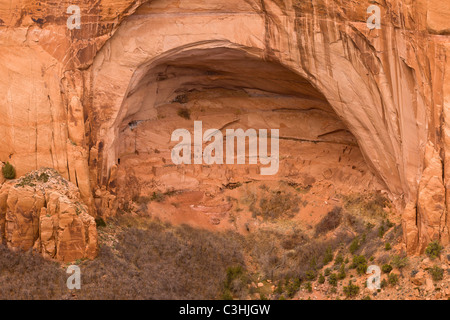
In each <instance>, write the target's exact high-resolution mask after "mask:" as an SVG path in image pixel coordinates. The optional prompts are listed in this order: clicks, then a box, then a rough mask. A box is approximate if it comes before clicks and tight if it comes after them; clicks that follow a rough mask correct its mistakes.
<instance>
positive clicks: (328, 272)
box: [324, 268, 331, 277]
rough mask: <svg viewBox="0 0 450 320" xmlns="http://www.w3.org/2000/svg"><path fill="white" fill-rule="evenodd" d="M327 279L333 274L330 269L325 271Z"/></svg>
mask: <svg viewBox="0 0 450 320" xmlns="http://www.w3.org/2000/svg"><path fill="white" fill-rule="evenodd" d="M324 274H325V277H328V276H329V275H330V274H331V269H330V268H326V269H325V271H324Z"/></svg>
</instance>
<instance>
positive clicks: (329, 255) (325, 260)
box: [323, 247, 333, 265]
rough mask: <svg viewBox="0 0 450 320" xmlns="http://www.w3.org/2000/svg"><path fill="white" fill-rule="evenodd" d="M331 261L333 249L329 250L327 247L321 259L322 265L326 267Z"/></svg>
mask: <svg viewBox="0 0 450 320" xmlns="http://www.w3.org/2000/svg"><path fill="white" fill-rule="evenodd" d="M331 261H333V249H331V247H328V248H327V250H326V251H325V255H324V257H323V264H324V265H327V264H328V263H330V262H331Z"/></svg>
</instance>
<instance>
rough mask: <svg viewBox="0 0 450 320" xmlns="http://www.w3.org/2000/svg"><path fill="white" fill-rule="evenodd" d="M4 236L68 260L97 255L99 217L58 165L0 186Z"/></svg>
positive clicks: (17, 245) (16, 245) (0, 220)
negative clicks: (95, 217) (91, 211)
mask: <svg viewBox="0 0 450 320" xmlns="http://www.w3.org/2000/svg"><path fill="white" fill-rule="evenodd" d="M0 230H1V240H2V242H4V243H6V245H7V246H8V247H10V248H13V249H22V250H29V249H31V248H32V249H34V250H36V251H38V252H41V253H42V255H43V256H44V257H47V258H51V259H57V260H59V261H64V262H73V261H75V260H78V259H85V258H88V259H93V258H95V256H96V255H97V227H96V223H95V219H94V218H93V217H92V216H90V215H89V214H88V211H87V207H86V206H85V205H83V204H82V202H81V198H80V193H79V191H78V189H77V188H76V186H75V185H73V184H72V183H71V182H67V181H66V180H65V179H64V178H62V177H61V176H60V175H59V174H58V173H57V172H56V171H55V170H54V169H41V170H38V171H34V172H32V173H30V174H27V175H26V176H24V177H22V178H20V179H17V180H11V181H8V182H6V183H4V184H3V186H2V188H1V189H0Z"/></svg>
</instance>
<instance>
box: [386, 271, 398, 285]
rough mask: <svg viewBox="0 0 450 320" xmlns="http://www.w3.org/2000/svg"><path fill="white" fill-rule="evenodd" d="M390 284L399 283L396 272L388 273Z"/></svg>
mask: <svg viewBox="0 0 450 320" xmlns="http://www.w3.org/2000/svg"><path fill="white" fill-rule="evenodd" d="M388 281H389V284H390V285H392V286H395V285H396V284H397V283H398V276H397V275H396V274H395V273H390V274H389V275H388Z"/></svg>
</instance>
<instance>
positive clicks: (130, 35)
mask: <svg viewBox="0 0 450 320" xmlns="http://www.w3.org/2000/svg"><path fill="white" fill-rule="evenodd" d="M249 3H250V2H249ZM205 6H206V4H205ZM208 6H209V7H210V8H209V9H208V10H209V11H205V12H199V13H196V14H195V15H190V14H189V13H188V12H189V8H188V7H189V6H184V7H177V6H172V2H171V1H156V2H154V3H151V4H147V5H144V6H143V7H141V8H140V9H139V10H137V12H136V13H135V14H133V15H132V16H131V17H130V18H129V19H127V20H126V21H125V22H124V23H123V24H122V26H121V27H120V28H119V29H118V31H117V32H116V34H115V35H114V36H113V38H111V39H110V40H109V41H108V42H107V43H106V45H105V46H104V48H103V49H102V50H101V51H100V53H99V54H98V55H97V57H96V58H95V61H94V64H93V66H92V80H91V82H92V94H91V95H92V97H93V100H92V117H94V118H96V119H98V120H100V121H98V123H101V124H100V125H99V126H98V127H93V128H92V132H93V136H94V138H93V141H94V146H93V148H92V149H91V168H93V170H92V171H93V177H94V179H95V180H97V184H98V185H106V184H107V183H108V179H109V178H110V176H111V169H114V167H115V165H116V163H117V161H118V158H119V157H118V141H119V140H120V139H119V127H122V128H123V127H124V125H125V124H127V123H130V122H132V121H134V120H133V116H132V115H133V114H136V113H135V112H134V111H133V106H131V109H130V106H129V105H128V102H129V101H127V100H128V99H126V97H130V94H131V96H133V93H134V90H136V89H137V88H138V86H139V84H140V83H141V81H142V79H144V78H145V76H146V75H148V72H149V69H151V68H152V66H153V64H154V63H155V61H157V60H158V61H159V63H163V61H164V59H171V58H170V57H172V58H173V57H175V56H176V55H177V54H186V53H187V52H191V53H194V52H197V53H198V52H200V51H201V50H218V51H223V52H230V51H228V50H229V49H231V50H237V51H240V52H242V53H243V54H245V55H248V58H249V59H256V60H258V59H259V60H260V61H264V62H266V63H273V64H278V65H280V66H282V67H283V68H285V69H287V70H289V71H290V72H292V73H293V74H296V75H297V76H298V78H299V79H300V78H301V79H303V80H305V83H306V82H307V83H309V87H310V88H315V91H316V94H317V92H318V93H319V95H320V96H321V98H324V99H325V100H326V101H327V102H328V105H329V106H331V108H332V109H333V111H334V112H335V114H337V118H339V119H340V120H341V121H342V122H343V123H344V124H345V127H346V129H347V130H348V131H349V132H351V133H352V134H353V135H354V137H355V138H356V141H357V142H358V144H359V146H360V147H361V151H362V153H363V155H364V158H365V159H366V162H367V164H368V165H369V167H370V168H371V169H372V171H373V172H374V173H375V174H376V175H377V176H378V177H379V178H380V179H381V180H382V182H383V183H384V184H385V185H386V187H387V188H388V189H389V191H391V193H392V194H393V195H394V196H395V197H399V198H403V199H405V201H406V200H408V199H411V198H413V199H414V197H415V196H416V194H415V192H416V188H417V181H418V179H417V177H418V175H419V174H420V173H419V172H420V167H421V159H422V155H423V149H424V148H423V146H421V144H420V143H421V142H420V141H423V139H424V137H425V136H426V130H424V129H421V131H419V130H418V131H416V132H413V131H411V130H410V129H406V128H411V127H412V126H411V125H410V124H414V123H416V122H417V121H422V120H423V119H424V118H425V114H423V113H421V111H420V108H417V105H420V103H421V101H418V100H416V101H412V103H413V104H414V105H415V106H416V113H415V114H406V113H405V111H404V110H402V109H400V110H399V108H398V107H397V106H396V104H395V102H394V100H393V99H394V97H393V96H392V93H391V91H390V90H391V88H388V87H386V86H385V84H384V82H383V78H386V77H387V76H388V75H387V74H385V71H384V70H382V66H381V64H380V63H378V62H377V58H376V53H375V52H374V51H373V48H371V47H370V45H369V44H367V43H358V39H357V37H358V36H357V35H355V37H356V39H355V38H350V37H344V38H342V34H340V33H339V31H338V30H336V32H334V33H333V32H325V31H324V30H323V32H322V33H315V32H312V31H313V30H314V28H315V26H314V24H313V22H311V21H310V20H308V19H300V20H299V19H298V16H297V15H298V13H297V12H292V11H283V10H284V9H283V8H278V7H277V5H275V4H273V3H272V5H271V6H266V8H264V10H263V8H261V7H258V6H257V5H251V4H249V5H243V6H242V7H241V8H237V9H236V8H228V7H227V6H226V5H218V2H216V1H212V2H209V3H208V5H207V6H206V7H208ZM280 10H281V11H280ZM163 11H164V13H163ZM221 12H225V13H226V14H225V15H223V14H220V13H221ZM280 12H281V13H282V14H283V18H284V19H285V21H283V22H280V19H279V17H278V15H279V14H280ZM217 13H219V14H220V15H218V14H217ZM300 15H301V14H300ZM205 19H206V20H207V23H205ZM271 20H277V22H280V23H278V24H276V23H274V22H271ZM326 27H328V28H329V29H332V26H331V25H330V26H322V25H321V26H320V28H322V29H323V28H326ZM185 28H191V31H192V32H190V33H189V34H185V33H184V29H185ZM311 34H312V36H311ZM287 35H288V36H287ZM292 36H293V37H294V39H290V37H292ZM311 37H313V39H311ZM306 39H308V41H306ZM336 43H337V44H336ZM363 49H367V50H365V53H364V55H363V54H362V53H361V52H362V51H363ZM196 50H197V51H196ZM199 50H200V51H199ZM237 51H236V52H237ZM370 52H372V53H370ZM330 66H332V67H330ZM213 72H214V71H213ZM380 79H381V80H380ZM380 83H381V84H380ZM166 98H167V97H166ZM136 105H137V104H135V107H136ZM130 110H131V111H130ZM400 116H401V117H403V118H404V119H402V121H401V122H399V120H398V119H399V117H400ZM417 119H419V120H417ZM420 119H422V120H420ZM128 120H129V121H128ZM407 130H409V131H407ZM92 161H94V162H95V163H92ZM411 168H417V170H411ZM114 170H115V169H114Z"/></svg>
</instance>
